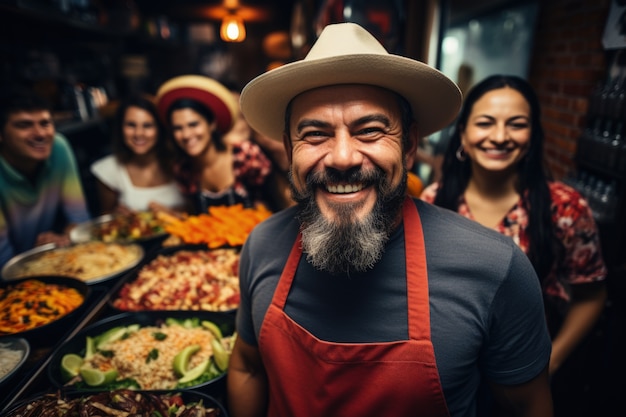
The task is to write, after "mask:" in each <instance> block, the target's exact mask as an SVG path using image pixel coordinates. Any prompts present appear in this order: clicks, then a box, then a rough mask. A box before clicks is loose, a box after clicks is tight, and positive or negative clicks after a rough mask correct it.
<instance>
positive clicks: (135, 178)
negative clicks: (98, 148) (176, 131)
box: [91, 96, 184, 213]
mask: <svg viewBox="0 0 626 417" xmlns="http://www.w3.org/2000/svg"><path fill="white" fill-rule="evenodd" d="M111 147H112V151H113V152H112V154H111V155H108V156H105V157H104V158H101V159H99V160H97V161H96V162H94V163H93V164H92V165H91V172H92V174H93V175H94V176H95V177H96V184H97V188H98V198H99V204H100V211H101V212H102V213H110V212H114V211H115V212H128V211H146V210H149V209H151V208H152V207H159V208H161V207H164V208H167V209H173V210H179V209H182V208H183V206H184V200H183V196H182V194H181V192H180V190H179V188H178V186H177V184H176V183H175V181H174V178H173V173H172V169H171V168H172V161H173V158H172V147H171V146H169V144H168V141H167V138H166V136H165V129H164V127H163V125H162V124H161V123H160V121H159V117H158V114H157V111H156V106H155V105H154V103H153V102H152V101H151V99H150V98H149V97H145V96H133V97H129V98H127V99H125V100H123V101H122V102H121V103H120V105H119V107H118V108H117V111H116V114H115V118H114V121H113V138H112V143H111Z"/></svg>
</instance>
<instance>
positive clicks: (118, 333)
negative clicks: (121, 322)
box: [96, 327, 126, 349]
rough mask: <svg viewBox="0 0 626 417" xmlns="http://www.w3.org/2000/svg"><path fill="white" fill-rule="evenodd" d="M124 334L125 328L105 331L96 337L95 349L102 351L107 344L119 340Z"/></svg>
mask: <svg viewBox="0 0 626 417" xmlns="http://www.w3.org/2000/svg"><path fill="white" fill-rule="evenodd" d="M125 334H126V327H113V328H112V329H109V330H107V331H106V332H104V333H102V334H101V335H100V336H98V343H96V348H98V349H102V348H103V347H104V346H106V345H107V344H109V343H113V342H115V341H118V340H120V339H121V338H122V337H124V335H125Z"/></svg>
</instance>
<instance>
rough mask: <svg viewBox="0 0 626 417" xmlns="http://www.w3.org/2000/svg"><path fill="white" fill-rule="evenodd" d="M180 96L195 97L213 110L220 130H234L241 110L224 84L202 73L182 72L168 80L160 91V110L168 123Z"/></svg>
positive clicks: (158, 102)
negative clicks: (169, 112)
mask: <svg viewBox="0 0 626 417" xmlns="http://www.w3.org/2000/svg"><path fill="white" fill-rule="evenodd" d="M179 99H192V100H195V101H197V102H199V103H201V104H203V105H204V106H206V107H207V108H208V109H209V110H211V112H212V113H213V114H214V115H215V121H216V122H217V130H218V131H219V132H221V133H226V132H228V131H229V130H230V129H231V127H232V126H233V124H234V122H235V120H236V118H237V113H238V111H239V110H238V106H237V101H236V100H235V98H234V97H233V93H232V92H231V91H230V90H228V88H226V87H225V86H224V85H222V84H220V83H219V82H217V81H215V80H214V79H212V78H209V77H205V76H202V75H181V76H179V77H175V78H172V79H170V80H168V81H166V82H165V83H164V84H163V85H162V86H161V87H160V88H159V91H157V95H156V103H157V109H158V111H159V115H160V116H161V118H162V120H163V121H164V122H165V123H166V124H169V121H168V120H167V112H168V109H169V108H170V106H171V105H172V103H174V102H175V101H176V100H179Z"/></svg>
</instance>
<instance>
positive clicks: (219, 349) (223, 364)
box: [211, 339, 230, 371]
mask: <svg viewBox="0 0 626 417" xmlns="http://www.w3.org/2000/svg"><path fill="white" fill-rule="evenodd" d="M211 347H212V348H213V359H214V360H215V364H216V365H217V367H218V368H219V369H220V371H226V370H227V369H228V362H229V361H230V354H229V353H228V352H227V351H226V349H224V346H222V344H221V343H220V342H219V341H218V340H217V339H212V340H211Z"/></svg>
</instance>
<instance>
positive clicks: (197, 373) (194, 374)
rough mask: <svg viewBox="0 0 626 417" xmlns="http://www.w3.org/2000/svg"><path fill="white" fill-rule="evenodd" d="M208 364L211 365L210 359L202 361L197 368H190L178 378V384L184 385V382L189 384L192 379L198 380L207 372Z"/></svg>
mask: <svg viewBox="0 0 626 417" xmlns="http://www.w3.org/2000/svg"><path fill="white" fill-rule="evenodd" d="M209 363H211V360H210V359H207V360H205V361H202V362H201V363H200V364H199V365H198V366H196V367H195V368H191V369H190V370H189V371H188V372H187V373H186V374H185V375H184V376H183V377H182V378H180V379H179V380H178V382H180V383H181V384H182V383H185V382H190V381H193V380H194V379H198V378H200V377H201V376H202V374H203V373H204V372H205V371H206V370H207V368H208V367H209Z"/></svg>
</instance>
